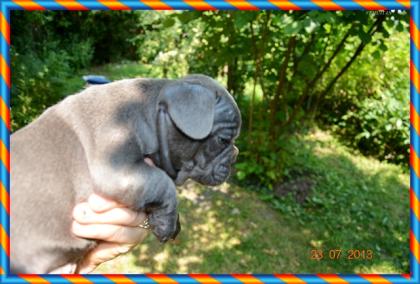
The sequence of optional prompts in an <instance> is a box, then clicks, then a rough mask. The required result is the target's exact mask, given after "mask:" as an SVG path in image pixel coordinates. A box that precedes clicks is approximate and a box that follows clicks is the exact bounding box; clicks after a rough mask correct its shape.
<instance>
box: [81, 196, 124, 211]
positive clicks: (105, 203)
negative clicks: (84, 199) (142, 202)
mask: <svg viewBox="0 0 420 284" xmlns="http://www.w3.org/2000/svg"><path fill="white" fill-rule="evenodd" d="M88 203H89V206H90V208H91V209H92V210H93V211H95V212H98V213H101V212H104V211H107V210H109V209H111V208H116V207H124V206H123V205H122V204H119V203H118V202H115V201H113V200H109V199H106V198H104V197H102V196H99V195H97V194H91V195H90V196H89V198H88Z"/></svg>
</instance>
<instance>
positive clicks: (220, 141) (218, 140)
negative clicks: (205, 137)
mask: <svg viewBox="0 0 420 284" xmlns="http://www.w3.org/2000/svg"><path fill="white" fill-rule="evenodd" d="M217 142H218V143H219V144H221V145H223V146H226V145H229V144H230V140H228V139H226V138H223V137H217Z"/></svg>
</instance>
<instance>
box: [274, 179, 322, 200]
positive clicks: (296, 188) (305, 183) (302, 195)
mask: <svg viewBox="0 0 420 284" xmlns="http://www.w3.org/2000/svg"><path fill="white" fill-rule="evenodd" d="M314 186H315V181H314V180H313V179H311V178H310V177H307V176H306V177H300V178H296V179H293V180H290V181H287V182H283V183H278V184H276V185H274V187H273V191H274V195H275V196H277V197H284V196H286V195H287V194H289V193H291V194H293V195H294V197H295V199H296V202H298V203H299V204H303V203H305V201H306V199H307V198H308V196H309V195H310V194H311V192H312V190H313V188H314Z"/></svg>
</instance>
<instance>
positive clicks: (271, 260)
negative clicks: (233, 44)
mask: <svg viewBox="0 0 420 284" xmlns="http://www.w3.org/2000/svg"><path fill="white" fill-rule="evenodd" d="M300 139H302V143H306V144H308V145H309V144H311V143H312V144H313V145H312V146H313V148H311V149H313V153H312V154H310V155H311V156H310V157H309V160H308V162H309V163H313V162H314V161H317V162H318V163H319V166H320V168H321V170H325V167H328V165H329V164H330V165H331V167H330V169H329V171H330V173H329V174H330V176H329V177H328V178H327V181H326V182H328V181H329V182H330V183H331V185H330V186H331V187H332V186H334V184H335V183H336V179H340V178H341V179H342V176H343V175H345V176H347V179H348V180H349V181H347V183H344V185H343V186H347V185H348V184H350V185H351V184H354V185H358V184H360V182H361V183H362V184H366V188H367V193H363V192H360V193H357V192H356V194H358V195H359V196H360V199H359V202H360V203H363V204H370V205H367V206H371V210H372V212H373V213H374V214H380V213H381V212H383V211H384V210H386V212H387V213H388V214H387V216H388V219H389V220H388V222H390V223H394V222H399V221H402V222H403V223H405V224H407V226H408V195H407V193H408V176H407V175H406V174H404V173H402V171H401V169H399V167H397V166H394V165H389V164H386V163H381V162H378V161H376V160H374V159H370V158H365V157H363V156H360V155H358V154H354V153H352V152H349V150H348V149H347V148H345V147H342V146H340V145H339V144H337V142H336V141H335V140H334V139H333V138H332V137H331V136H330V135H329V134H327V133H325V132H320V131H316V132H313V133H312V134H309V135H306V136H304V137H301V138H300ZM343 157H345V158H343ZM310 160H313V161H310ZM349 161H350V162H351V163H349ZM359 170H360V171H362V172H364V173H365V175H364V176H361V175H357V174H356V171H359ZM378 175H380V178H377V176H378ZM325 186H326V185H325V184H323V183H322V182H321V183H320V184H318V185H317V188H316V189H315V191H314V193H313V196H317V195H318V194H320V195H322V194H325V192H323V191H322V190H321V189H320V187H325ZM327 189H328V190H331V191H333V190H334V189H331V188H327ZM337 190H341V191H344V192H345V191H346V190H354V191H359V190H360V189H358V188H356V187H355V188H338V189H337ZM337 196H338V197H337V198H341V197H340V193H337ZM349 198H350V197H349ZM179 199H180V214H181V223H182V231H181V233H180V236H179V239H178V240H177V241H176V242H175V243H169V244H166V245H160V244H159V243H158V241H157V240H156V239H155V237H154V236H153V235H150V236H149V237H148V238H147V240H146V241H145V242H144V243H143V244H140V245H139V246H137V247H136V248H135V249H134V250H133V251H132V252H131V253H129V254H127V255H124V256H121V257H119V258H117V259H115V260H113V261H110V262H109V263H106V264H103V265H102V266H101V267H100V268H99V269H98V270H97V272H99V273H122V272H126V273H148V272H153V273H199V272H200V273H232V272H238V273H279V272H282V273H361V272H366V273H406V272H407V271H403V270H402V269H401V267H400V266H398V265H396V264H395V261H393V260H394V259H393V255H397V254H399V253H403V254H404V255H408V242H406V240H407V238H406V233H407V232H408V227H407V231H406V232H405V231H404V232H400V233H401V234H400V236H397V235H392V232H391V231H388V230H389V229H388V227H387V226H382V225H381V224H368V223H366V224H360V227H361V228H363V230H366V231H363V232H361V231H359V230H357V229H356V228H354V231H353V232H352V231H351V230H352V228H353V227H354V223H351V222H350V221H349V225H348V226H347V228H346V227H345V226H344V227H343V228H342V230H341V231H334V232H333V233H331V232H329V231H327V230H324V229H323V228H324V225H325V224H324V223H325V222H332V223H334V220H337V221H336V222H343V221H342V220H345V218H347V217H346V216H339V215H336V218H334V217H329V216H330V215H328V216H326V218H332V219H325V218H319V220H318V221H316V219H314V220H312V219H309V221H306V222H304V223H301V222H299V220H298V219H297V218H296V217H293V216H290V215H286V214H282V213H281V212H280V211H278V210H275V209H273V207H272V206H271V205H270V204H269V203H267V202H264V201H261V200H260V195H259V194H258V193H256V192H254V191H251V190H247V189H244V188H240V187H238V186H236V185H233V184H231V183H225V184H223V185H222V186H218V187H214V188H210V187H204V186H201V185H198V184H196V183H193V182H189V183H188V184H187V185H185V186H183V187H182V188H180V189H179ZM349 201H351V199H349ZM341 202H342V204H337V207H340V206H347V207H348V206H350V204H345V203H344V202H345V201H341ZM296 206H300V205H296ZM309 209H310V208H309ZM311 210H314V209H310V210H309V211H307V214H311ZM331 210H334V208H332V209H331ZM375 211H376V212H375ZM343 212H344V213H345V212H346V211H341V210H337V211H336V213H334V212H331V213H332V216H334V214H343ZM349 218H351V216H350V217H349ZM405 227H406V226H403V228H405ZM369 230H371V232H369ZM351 232H352V233H351ZM357 234H359V235H360V236H357ZM356 237H357V238H356ZM378 238H396V241H398V239H399V242H402V243H403V244H404V243H406V244H407V246H406V248H405V249H406V251H403V252H400V248H399V247H397V246H395V247H393V248H392V247H391V248H390V247H386V248H385V250H384V249H383V251H382V253H379V252H378V251H377V248H376V247H375V244H377V245H378V246H379V247H380V246H382V245H383V244H381V240H380V239H378ZM356 239H357V240H359V239H360V241H359V244H360V246H359V247H357V246H356V245H355V243H354V242H353V241H354V240H356ZM314 249H322V250H324V253H326V254H328V250H329V249H342V257H341V258H340V259H339V260H330V259H328V257H327V255H325V259H323V260H314V259H311V250H314ZM348 249H372V250H373V251H374V259H373V260H349V259H347V257H346V256H347V250H348ZM407 261H408V258H407Z"/></svg>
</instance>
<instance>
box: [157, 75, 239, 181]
mask: <svg viewBox="0 0 420 284" xmlns="http://www.w3.org/2000/svg"><path fill="white" fill-rule="evenodd" d="M160 96H161V97H160V102H159V104H160V106H161V107H162V108H164V109H165V112H166V113H167V115H166V118H165V116H163V115H162V116H161V117H162V119H161V120H165V121H164V124H166V125H168V127H167V128H166V129H165V130H166V131H163V130H162V129H161V130H162V131H159V135H160V136H161V137H160V140H165V139H162V136H164V135H167V137H166V138H167V141H170V144H168V145H167V148H168V153H167V154H166V156H167V158H168V160H170V161H171V164H172V166H173V174H172V177H173V178H174V180H175V183H176V184H177V185H180V184H182V183H184V182H185V180H186V179H188V178H191V179H193V180H195V181H197V182H200V183H202V184H205V185H217V184H220V183H222V182H224V181H225V180H226V179H227V178H228V176H229V174H230V170H231V165H232V163H234V162H235V160H236V156H237V155H238V149H237V148H236V147H235V146H234V142H235V139H236V138H237V137H238V135H239V131H240V127H241V115H240V112H239V109H238V107H237V105H236V103H235V101H234V100H233V98H232V96H231V95H230V94H229V93H228V92H227V91H226V89H224V88H223V87H222V86H220V85H219V84H218V83H217V82H216V81H214V80H213V79H211V78H210V77H207V76H203V75H193V76H188V77H185V78H183V79H182V80H180V81H177V82H176V83H174V84H171V85H169V86H167V87H166V88H164V89H163V90H162V93H161V95H160ZM161 122H162V121H161ZM160 124H161V123H160ZM164 138H165V137H164ZM162 146H164V145H161V148H165V147H162ZM162 156H163V157H164V156H165V153H163V155H162ZM164 168H166V167H165V166H164ZM165 170H166V169H165ZM168 171H172V170H167V172H168Z"/></svg>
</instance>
